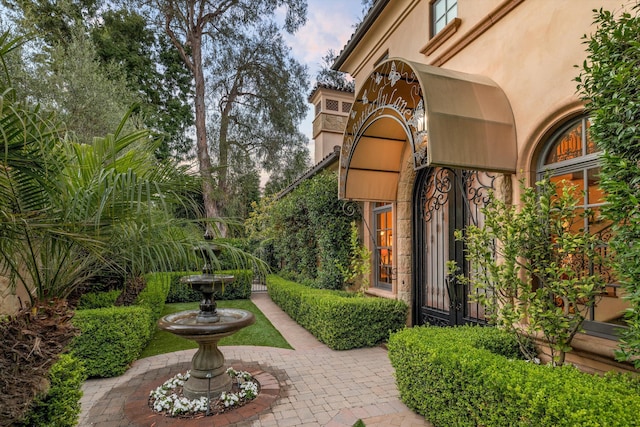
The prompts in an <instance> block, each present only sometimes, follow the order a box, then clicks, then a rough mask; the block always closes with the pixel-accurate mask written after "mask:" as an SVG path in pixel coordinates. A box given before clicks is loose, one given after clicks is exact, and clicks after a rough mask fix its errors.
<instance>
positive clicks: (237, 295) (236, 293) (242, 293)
mask: <svg viewBox="0 0 640 427" xmlns="http://www.w3.org/2000/svg"><path fill="white" fill-rule="evenodd" d="M220 274H230V275H232V276H234V277H235V280H234V281H233V282H231V283H229V284H227V285H225V287H224V292H223V293H221V294H219V293H216V294H215V298H216V299H217V300H221V301H222V300H234V299H248V298H251V284H252V282H253V271H251V270H223V271H221V272H220Z"/></svg>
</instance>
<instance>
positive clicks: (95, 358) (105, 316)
mask: <svg viewBox="0 0 640 427" xmlns="http://www.w3.org/2000/svg"><path fill="white" fill-rule="evenodd" d="M152 319H153V317H152V314H151V310H149V309H148V308H147V307H141V306H135V305H132V306H129V307H107V308H96V309H92V310H78V311H76V314H75V316H74V317H73V324H74V325H75V326H76V327H78V329H80V331H81V333H80V335H79V336H78V337H76V338H75V339H74V340H73V344H72V353H73V354H74V355H75V356H77V357H78V358H80V359H81V360H82V361H83V362H84V364H85V366H86V368H87V375H88V376H89V377H103V378H109V377H114V376H117V375H121V374H122V373H124V372H125V371H126V370H127V368H128V367H129V364H130V363H131V362H133V361H134V360H136V358H137V357H138V355H140V352H141V351H142V349H143V348H144V347H145V345H147V342H148V340H149V339H150V338H151V329H150V327H149V326H150V325H151V324H152V321H153V320H152Z"/></svg>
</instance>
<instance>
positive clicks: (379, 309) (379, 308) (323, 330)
mask: <svg viewBox="0 0 640 427" xmlns="http://www.w3.org/2000/svg"><path fill="white" fill-rule="evenodd" d="M267 290H268V292H269V296H270V297H271V299H272V300H273V302H275V303H276V304H277V305H278V306H280V307H281V308H282V310H283V311H284V312H286V313H287V314H288V315H289V316H291V318H292V319H293V320H295V321H296V322H297V323H298V324H300V325H301V326H302V327H304V328H305V329H307V330H308V331H309V332H311V333H312V334H313V335H314V336H315V337H316V338H318V339H319V340H320V341H321V342H323V343H325V344H326V345H327V346H329V347H330V348H331V349H333V350H348V349H352V348H360V347H371V346H374V345H376V344H378V343H380V342H382V341H385V340H386V339H387V338H388V337H389V333H390V332H392V331H397V330H399V329H402V328H403V327H404V326H405V322H406V319H407V310H408V307H407V305H406V304H405V303H403V302H402V301H397V300H391V299H384V298H368V297H361V296H358V295H356V294H352V293H348V292H344V291H330V290H323V289H315V288H309V287H306V286H303V285H300V284H298V283H295V282H290V281H288V280H285V279H282V278H281V277H278V276H273V275H272V276H268V277H267Z"/></svg>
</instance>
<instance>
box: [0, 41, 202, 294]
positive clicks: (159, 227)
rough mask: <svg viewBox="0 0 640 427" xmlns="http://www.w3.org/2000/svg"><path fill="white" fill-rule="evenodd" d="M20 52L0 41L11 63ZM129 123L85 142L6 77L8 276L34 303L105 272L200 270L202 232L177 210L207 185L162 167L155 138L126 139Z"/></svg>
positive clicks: (1, 53)
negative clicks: (197, 250)
mask: <svg viewBox="0 0 640 427" xmlns="http://www.w3.org/2000/svg"><path fill="white" fill-rule="evenodd" d="M19 45H20V40H19V39H11V38H10V37H9V36H8V34H7V33H5V34H3V35H2V36H0V62H1V63H2V65H3V66H4V64H5V63H4V59H5V57H6V55H7V54H8V53H9V52H11V51H12V50H13V49H16V48H18V47H19ZM4 69H5V71H6V67H4ZM126 120H127V117H125V119H123V121H122V123H121V124H120V126H119V127H118V129H117V130H116V132H115V133H114V134H113V135H108V136H106V137H103V138H95V140H94V141H93V143H92V144H91V145H87V144H80V143H77V142H74V141H73V140H71V139H70V138H69V137H68V136H66V135H65V133H64V129H63V127H62V125H61V124H60V123H58V122H56V121H55V115H53V114H44V113H43V112H42V111H40V109H39V108H38V107H33V106H30V105H29V104H28V103H26V102H20V101H19V100H17V99H16V97H15V92H14V91H12V89H11V87H10V79H9V75H8V73H6V72H5V73H4V79H1V78H0V143H2V149H3V151H2V157H1V158H0V237H1V239H0V274H1V275H4V276H6V277H9V278H11V283H12V284H13V286H14V287H23V288H24V289H26V290H27V293H28V295H29V298H30V302H31V304H32V305H33V304H34V303H35V302H36V301H39V300H44V299H47V298H54V297H59V298H65V297H67V296H68V295H69V294H70V293H71V292H72V291H73V290H74V289H75V288H77V286H79V285H80V284H81V283H83V282H85V281H86V280H87V279H89V278H90V277H91V276H93V275H95V274H97V273H99V272H104V270H105V269H107V270H116V271H117V272H118V273H120V274H121V275H129V276H137V275H141V274H142V273H145V272H147V271H155V270H168V269H171V268H185V267H187V266H192V265H194V262H195V261H194V260H193V259H192V257H193V252H192V246H193V244H194V241H195V240H198V239H199V238H201V232H200V230H199V228H198V227H196V226H195V225H194V224H193V223H188V222H186V221H181V220H177V219H176V218H175V216H174V215H173V214H172V212H173V211H174V208H175V205H176V203H181V204H182V205H185V204H188V203H189V200H188V198H186V197H185V196H184V195H185V194H194V192H196V190H197V188H198V187H199V186H198V183H196V182H195V181H194V179H193V178H189V176H188V175H187V174H186V173H185V170H184V167H180V166H178V165H176V164H172V163H167V162H165V163H161V164H159V163H157V161H156V160H155V158H154V156H153V154H152V153H153V148H154V144H155V141H154V140H153V138H151V137H150V134H149V132H147V131H144V130H140V131H135V132H133V133H129V134H123V132H122V131H123V125H124V123H125V122H126ZM185 189H186V190H187V191H185ZM190 190H193V191H190ZM191 207H192V205H190V206H189V208H191Z"/></svg>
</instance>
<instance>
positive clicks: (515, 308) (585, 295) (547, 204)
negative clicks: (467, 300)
mask: <svg viewBox="0 0 640 427" xmlns="http://www.w3.org/2000/svg"><path fill="white" fill-rule="evenodd" d="M577 193H578V192H577V190H576V189H575V188H574V187H570V186H568V185H567V184H566V183H564V182H560V183H558V184H557V186H556V184H555V183H553V182H551V181H549V180H548V179H544V180H542V181H540V182H538V183H537V184H536V188H532V187H528V188H524V186H523V188H522V195H521V200H520V202H521V203H520V208H517V207H516V206H510V205H507V204H506V203H504V202H502V201H500V200H498V199H497V198H496V197H495V196H494V195H493V194H492V195H491V200H490V202H489V203H488V205H487V207H486V208H484V209H483V214H484V218H485V223H484V225H483V226H482V227H477V226H474V225H469V226H467V228H466V229H465V230H458V231H456V238H457V239H459V240H463V241H464V243H465V244H466V258H467V260H468V261H469V262H470V265H469V270H470V272H471V274H469V276H468V277H467V276H465V275H460V276H458V279H459V280H462V281H464V282H467V283H470V284H471V285H472V289H474V291H473V292H472V293H471V295H470V297H471V298H472V299H473V300H476V301H478V302H480V303H481V304H482V305H483V306H484V307H485V309H486V311H487V318H488V319H489V321H490V322H492V323H494V324H496V325H498V326H501V327H504V328H506V329H507V330H509V331H511V332H513V333H514V334H515V335H516V336H517V337H518V340H519V342H520V343H521V348H522V349H523V351H526V345H525V344H524V341H523V340H522V337H521V336H520V333H521V332H522V331H524V332H526V333H527V334H529V335H536V334H538V333H540V334H542V336H543V338H544V341H545V343H546V344H547V345H548V346H549V348H550V350H551V354H550V356H551V362H552V363H553V364H554V365H562V364H564V360H565V355H566V352H568V351H570V350H571V341H572V340H573V337H574V336H575V335H576V334H577V333H578V332H580V331H581V326H582V323H583V322H584V319H585V317H586V316H587V314H588V313H589V310H590V309H591V308H592V307H593V305H594V303H595V299H596V297H598V296H599V295H601V294H602V292H603V290H604V287H605V283H604V280H603V279H602V278H601V277H600V276H599V275H598V274H597V273H594V272H592V271H591V270H590V266H591V265H593V264H596V265H597V264H598V263H600V262H601V259H600V258H599V256H598V252H597V246H598V244H599V243H600V242H598V236H596V235H590V234H589V233H588V232H587V231H584V227H583V224H584V217H585V216H587V215H589V212H580V211H579V210H578V209H577V208H576V207H577V204H578V201H579V200H580V197H579V194H577ZM459 268H462V267H461V266H456V265H455V262H451V263H450V265H449V269H450V271H451V272H452V273H453V272H456V271H457V269H459ZM596 271H597V270H596ZM525 340H526V337H525ZM525 354H526V353H525ZM534 356H535V355H529V357H530V358H531V359H533V357H534Z"/></svg>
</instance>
